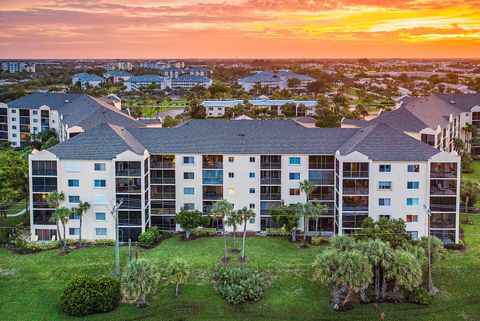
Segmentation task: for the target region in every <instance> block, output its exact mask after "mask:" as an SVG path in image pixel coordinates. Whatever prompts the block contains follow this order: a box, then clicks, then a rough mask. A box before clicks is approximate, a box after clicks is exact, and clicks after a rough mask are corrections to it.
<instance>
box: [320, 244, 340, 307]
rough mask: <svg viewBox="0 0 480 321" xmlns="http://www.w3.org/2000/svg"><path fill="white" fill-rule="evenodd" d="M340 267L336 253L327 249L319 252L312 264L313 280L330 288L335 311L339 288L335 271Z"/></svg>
mask: <svg viewBox="0 0 480 321" xmlns="http://www.w3.org/2000/svg"><path fill="white" fill-rule="evenodd" d="M339 265H340V257H339V255H338V251H336V250H334V249H328V250H325V251H323V252H321V253H320V254H319V255H318V256H317V258H316V259H315V261H314V263H313V279H314V280H315V281H319V282H320V283H321V284H323V285H326V286H330V287H331V288H332V308H333V310H335V311H337V310H339V309H340V292H341V290H340V288H341V286H342V285H341V284H339V282H338V279H337V269H338V266H339Z"/></svg>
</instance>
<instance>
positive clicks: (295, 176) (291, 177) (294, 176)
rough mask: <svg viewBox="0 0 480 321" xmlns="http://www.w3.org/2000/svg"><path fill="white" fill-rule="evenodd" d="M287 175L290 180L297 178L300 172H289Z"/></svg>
mask: <svg viewBox="0 0 480 321" xmlns="http://www.w3.org/2000/svg"><path fill="white" fill-rule="evenodd" d="M289 177H290V180H299V179H300V173H290V175H289Z"/></svg>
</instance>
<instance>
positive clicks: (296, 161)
mask: <svg viewBox="0 0 480 321" xmlns="http://www.w3.org/2000/svg"><path fill="white" fill-rule="evenodd" d="M289 163H290V165H300V157H290V159H289Z"/></svg>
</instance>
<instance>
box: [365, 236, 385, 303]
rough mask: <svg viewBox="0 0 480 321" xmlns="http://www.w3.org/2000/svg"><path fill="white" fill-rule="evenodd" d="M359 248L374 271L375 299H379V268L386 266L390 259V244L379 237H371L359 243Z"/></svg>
mask: <svg viewBox="0 0 480 321" xmlns="http://www.w3.org/2000/svg"><path fill="white" fill-rule="evenodd" d="M360 250H361V251H362V252H363V253H364V254H365V255H366V256H367V258H368V260H369V261H370V264H372V265H373V268H374V271H375V279H374V281H375V300H379V299H380V269H384V270H386V269H385V268H386V267H387V264H388V262H390V261H391V260H392V248H391V247H390V244H388V243H385V242H383V241H382V240H380V239H373V240H368V241H366V242H364V243H363V244H362V245H360Z"/></svg>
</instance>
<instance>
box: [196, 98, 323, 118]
mask: <svg viewBox="0 0 480 321" xmlns="http://www.w3.org/2000/svg"><path fill="white" fill-rule="evenodd" d="M248 102H249V103H250V104H252V106H253V107H264V108H268V109H269V110H273V111H275V112H276V113H277V114H278V115H282V106H283V105H286V104H295V106H296V110H295V116H313V115H315V108H316V106H317V102H316V101H314V100H305V101H303V100H286V99H285V100H281V99H272V100H270V99H250V100H249V101H248ZM243 103H244V101H243V100H241V99H232V100H205V101H204V102H203V103H202V105H203V106H204V107H205V108H206V111H207V117H210V118H216V117H223V116H224V115H225V113H226V111H227V110H228V109H229V108H232V107H235V106H237V105H239V104H243ZM302 106H304V108H302Z"/></svg>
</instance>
